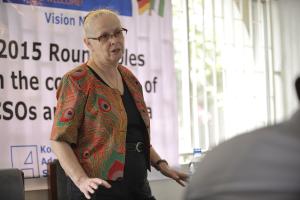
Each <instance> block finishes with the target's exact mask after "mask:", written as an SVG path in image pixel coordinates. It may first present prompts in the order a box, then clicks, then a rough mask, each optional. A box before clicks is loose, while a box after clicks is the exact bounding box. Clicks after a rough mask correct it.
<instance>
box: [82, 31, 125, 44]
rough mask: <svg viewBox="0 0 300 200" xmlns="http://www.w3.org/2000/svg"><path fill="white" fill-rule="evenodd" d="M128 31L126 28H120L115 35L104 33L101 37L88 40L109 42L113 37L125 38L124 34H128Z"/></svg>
mask: <svg viewBox="0 0 300 200" xmlns="http://www.w3.org/2000/svg"><path fill="white" fill-rule="evenodd" d="M127 31H128V30H127V29H126V28H120V29H119V30H116V31H115V32H113V33H103V34H102V35H100V36H99V37H88V38H87V39H91V40H98V41H99V42H107V41H108V40H109V39H110V37H111V36H113V37H115V38H120V37H122V36H123V33H124V32H125V34H127Z"/></svg>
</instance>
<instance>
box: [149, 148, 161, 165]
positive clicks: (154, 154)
mask: <svg viewBox="0 0 300 200" xmlns="http://www.w3.org/2000/svg"><path fill="white" fill-rule="evenodd" d="M160 159H161V158H160V156H159V154H158V153H157V152H156V151H155V149H154V148H153V146H151V147H150V161H151V165H152V166H155V163H156V162H157V161H158V160H160Z"/></svg>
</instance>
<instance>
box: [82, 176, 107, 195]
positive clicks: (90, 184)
mask: <svg viewBox="0 0 300 200" xmlns="http://www.w3.org/2000/svg"><path fill="white" fill-rule="evenodd" d="M76 186H77V187H78V188H79V190H80V191H81V192H82V193H83V194H84V196H85V198H87V199H91V195H90V194H93V193H94V192H95V190H97V189H98V187H99V186H100V187H101V186H102V187H106V188H110V187H111V185H110V184H109V183H108V182H107V181H105V180H102V179H100V178H89V177H81V178H79V179H78V181H77V183H76Z"/></svg>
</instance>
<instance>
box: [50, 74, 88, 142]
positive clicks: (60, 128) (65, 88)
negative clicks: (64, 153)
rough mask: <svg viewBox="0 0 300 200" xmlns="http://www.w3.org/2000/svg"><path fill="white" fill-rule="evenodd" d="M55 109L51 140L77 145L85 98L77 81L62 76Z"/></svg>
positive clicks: (70, 77)
mask: <svg viewBox="0 0 300 200" xmlns="http://www.w3.org/2000/svg"><path fill="white" fill-rule="evenodd" d="M56 96H57V107H56V111H55V116H54V121H53V126H52V131H51V137H50V139H51V140H56V141H64V142H67V143H69V144H77V137H78V129H79V128H80V125H81V122H82V118H83V114H84V113H83V112H84V107H85V103H86V97H85V95H84V92H83V91H82V90H81V88H80V85H79V84H78V82H77V80H76V79H74V78H73V77H72V76H68V75H66V76H64V77H63V78H62V81H61V83H60V86H59V88H58V90H57V94H56Z"/></svg>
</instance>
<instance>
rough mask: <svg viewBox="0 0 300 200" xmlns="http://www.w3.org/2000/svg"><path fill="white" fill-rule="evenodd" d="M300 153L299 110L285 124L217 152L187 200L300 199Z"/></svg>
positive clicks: (237, 140)
mask: <svg viewBox="0 0 300 200" xmlns="http://www.w3.org/2000/svg"><path fill="white" fill-rule="evenodd" d="M299 153H300V109H299V110H298V111H297V112H296V113H295V114H294V116H293V117H292V118H291V119H290V120H288V121H286V122H283V123H280V124H278V125H274V126H270V127H266V128H261V129H258V130H255V131H252V132H249V133H247V134H244V135H240V136H237V137H235V138H233V139H231V140H229V141H226V142H224V143H223V144H221V145H219V146H217V147H216V148H214V149H213V150H212V151H211V152H209V153H208V154H207V155H206V156H205V157H204V159H203V160H202V161H201V164H200V166H199V167H198V169H197V172H196V173H195V174H194V176H193V177H192V178H191V182H190V184H189V186H188V188H187V190H186V193H185V199H186V200H196V199H205V200H207V199H221V200H223V199H226V200H227V199H228V200H229V199H230V200H245V199H251V200H252V199H255V200H257V199H261V200H269V199H272V200H277V199H284V200H292V199H300V173H299V169H300V156H299Z"/></svg>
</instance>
